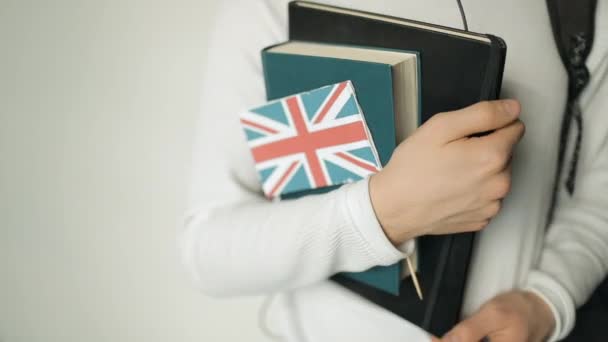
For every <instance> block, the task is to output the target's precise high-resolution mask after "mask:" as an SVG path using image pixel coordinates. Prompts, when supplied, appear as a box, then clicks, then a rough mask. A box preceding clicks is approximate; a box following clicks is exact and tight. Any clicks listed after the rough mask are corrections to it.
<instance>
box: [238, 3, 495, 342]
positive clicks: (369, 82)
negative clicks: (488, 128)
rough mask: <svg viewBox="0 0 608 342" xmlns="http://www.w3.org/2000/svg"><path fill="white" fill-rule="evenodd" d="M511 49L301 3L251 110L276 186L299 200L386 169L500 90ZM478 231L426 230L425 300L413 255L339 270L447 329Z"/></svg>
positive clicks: (426, 323) (254, 135)
mask: <svg viewBox="0 0 608 342" xmlns="http://www.w3.org/2000/svg"><path fill="white" fill-rule="evenodd" d="M505 55H506V46H505V44H504V42H503V41H502V40H501V39H500V38H498V37H496V36H493V35H489V34H478V33H471V32H468V31H462V30H459V29H454V28H448V27H442V26H437V25H432V24H427V23H422V22H417V21H412V20H406V19H401V18H395V17H390V16H384V15H379V14H374V13H368V12H362V11H356V10H351V9H346V8H339V7H333V6H328V5H323V4H317V3H313V2H307V1H293V2H291V3H290V4H289V41H287V42H285V43H282V44H278V45H274V46H270V47H267V48H265V49H264V50H262V62H263V68H264V79H265V86H266V94H267V98H268V100H269V101H271V102H269V103H268V104H266V105H264V106H260V107H258V108H255V109H252V110H250V111H248V112H247V113H245V114H244V115H242V116H241V121H242V123H243V127H244V129H245V132H246V133H247V139H248V142H249V144H250V146H251V148H252V153H253V155H254V159H255V161H256V167H257V169H258V172H259V174H260V178H261V181H262V184H263V189H264V192H265V193H266V195H267V196H268V197H270V198H278V199H281V200H288V199H292V198H296V197H300V196H304V195H310V194H317V193H322V192H327V191H332V190H334V189H336V188H337V187H339V186H340V185H342V184H344V183H348V182H352V181H357V180H359V179H362V178H364V177H366V176H367V175H369V174H371V173H374V172H377V171H378V170H380V169H381V168H382V166H384V165H386V163H387V162H388V160H389V158H390V156H391V154H392V152H393V150H394V149H395V147H396V146H397V145H398V144H399V143H400V142H401V141H403V140H404V139H406V138H407V137H408V135H410V134H411V133H412V132H413V131H414V130H415V129H416V128H417V127H418V126H419V125H421V124H423V123H424V122H425V121H426V120H428V119H429V118H430V117H431V116H432V115H433V114H435V113H439V112H444V111H450V110H455V109H459V108H462V107H465V106H468V105H471V104H473V103H476V102H478V101H482V100H491V99H495V98H497V97H498V96H499V92H500V85H501V81H502V80H501V79H502V72H503V67H504V60H505ZM415 164H416V161H415V160H412V167H415ZM473 238H474V234H473V233H464V234H455V235H444V236H423V237H420V238H418V239H417V240H418V241H417V248H416V250H417V258H416V259H417V263H416V264H417V265H416V273H417V275H418V277H419V279H420V283H421V286H422V287H423V288H424V292H425V299H424V300H422V301H421V300H419V299H418V295H417V293H416V289H415V287H414V286H413V284H412V282H406V281H402V279H403V274H407V272H403V266H402V263H397V264H394V265H390V266H378V267H374V268H372V269H370V270H367V271H365V272H359V273H343V274H338V275H336V276H334V277H333V279H334V280H335V281H337V282H338V283H340V284H342V285H343V286H345V287H347V288H349V289H350V290H352V291H354V292H356V293H358V294H360V295H362V296H364V297H365V298H367V299H369V300H371V301H373V302H375V303H377V304H379V305H381V306H383V307H385V308H386V309H388V310H390V311H392V312H394V313H396V314H398V315H400V316H402V317H404V318H406V319H407V320H409V321H411V322H413V323H415V324H417V325H419V326H421V327H422V328H424V329H426V330H428V331H430V332H432V333H435V334H438V335H441V334H443V333H445V332H447V331H448V330H449V329H450V328H451V327H452V326H453V325H454V324H455V323H456V322H457V320H458V316H459V313H460V308H461V304H462V296H463V291H464V285H465V283H466V278H467V267H468V265H469V259H470V255H471V248H472V243H473Z"/></svg>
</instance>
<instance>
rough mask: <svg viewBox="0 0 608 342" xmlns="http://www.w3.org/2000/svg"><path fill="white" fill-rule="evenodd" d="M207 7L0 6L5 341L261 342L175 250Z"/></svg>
mask: <svg viewBox="0 0 608 342" xmlns="http://www.w3.org/2000/svg"><path fill="white" fill-rule="evenodd" d="M214 7H215V6H214V2H212V1H206V0H191V1H188V0H172V1H170V0H162V1H161V0H149V1H138V0H103V1H87V0H55V1H44V0H38V1H35V0H33V1H32V0H14V1H12V0H8V1H7V0H0V341H2V342H14V341H27V342H36V341H45V342H49V341H62V342H65V341H68V342H71V341H78V342H80V341H83V342H98V341H99V342H100V341H111V342H121V341H125V342H127V341H129V342H130V341H146V342H154V341H159V342H160V341H163V342H167V341H180V342H186V341H197V342H200V341H250V342H251V341H252V342H255V341H264V340H265V339H264V338H262V336H261V333H260V332H259V331H258V330H257V326H256V312H257V308H258V307H259V303H260V298H240V299H228V300H218V299H211V298H207V297H205V296H203V295H201V294H198V293H197V292H195V291H194V290H193V289H192V287H191V285H190V284H189V283H188V281H187V279H186V277H185V276H184V274H183V273H181V269H180V266H179V263H178V261H177V257H176V250H175V232H176V229H178V228H179V225H180V223H181V216H182V212H183V210H184V205H185V199H186V184H187V178H188V172H189V168H188V166H189V162H190V151H191V143H192V141H193V134H194V132H193V127H194V122H195V120H196V114H197V110H198V108H199V102H198V101H199V89H200V84H201V79H202V66H203V61H204V57H205V36H206V32H207V29H208V26H209V20H210V19H211V18H212V16H213V10H214Z"/></svg>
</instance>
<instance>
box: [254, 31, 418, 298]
mask: <svg viewBox="0 0 608 342" xmlns="http://www.w3.org/2000/svg"><path fill="white" fill-rule="evenodd" d="M419 60H420V59H419V56H418V53H416V52H412V51H401V50H391V49H378V48H367V47H361V46H348V45H331V44H322V43H311V42H300V41H291V42H287V43H284V44H279V45H274V46H271V47H268V48H266V49H264V50H263V51H262V63H263V68H264V79H265V86H266V96H267V99H268V100H275V99H279V98H284V97H286V96H289V95H293V94H297V93H301V92H305V91H309V90H312V89H315V88H320V87H323V86H327V85H330V84H336V83H340V82H344V81H350V82H351V83H352V85H353V87H354V90H355V92H356V95H357V100H358V102H359V105H360V107H361V110H362V112H363V115H364V117H365V121H366V123H367V126H368V128H369V131H370V133H371V136H372V139H373V143H374V145H375V147H376V150H377V152H378V158H379V160H380V163H381V165H382V166H384V165H386V164H387V163H388V161H389V159H390V157H391V155H392V153H393V150H394V149H395V147H396V145H397V144H398V143H399V142H400V141H402V140H403V139H405V137H407V136H408V135H409V134H411V132H413V131H414V130H415V129H416V128H417V127H418V125H419V124H420V113H421V103H420V91H419V89H420V84H419V82H420V66H419ZM313 110H314V109H313ZM339 186H340V185H335V186H328V187H324V188H319V189H314V190H306V191H301V192H295V193H291V194H287V195H282V196H281V198H282V199H290V198H297V197H300V196H304V195H308V194H316V193H323V192H327V191H331V190H334V189H336V188H337V187H339ZM405 273H406V272H405V271H404V269H403V267H402V263H401V262H398V263H396V264H394V265H390V266H377V267H373V268H371V269H369V270H366V271H364V272H356V273H355V272H349V273H343V274H340V275H338V277H348V278H351V279H353V280H355V281H358V282H361V283H364V284H366V285H369V286H372V287H374V288H377V289H380V290H383V291H386V292H388V293H391V294H394V295H398V294H399V285H400V283H401V279H402V277H403V276H404V274H405Z"/></svg>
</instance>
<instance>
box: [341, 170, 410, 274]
mask: <svg viewBox="0 0 608 342" xmlns="http://www.w3.org/2000/svg"><path fill="white" fill-rule="evenodd" d="M345 188H346V204H347V207H348V211H349V214H350V217H351V220H352V222H353V225H354V226H355V228H356V229H357V230H358V231H359V233H360V234H361V236H362V237H363V239H364V240H365V241H367V242H368V244H369V247H370V251H371V252H372V253H373V255H374V257H375V258H376V259H377V262H378V264H379V265H391V264H394V263H396V262H398V261H399V260H401V259H403V258H404V257H405V255H407V254H404V253H408V254H409V253H412V252H413V251H414V246H415V245H414V240H411V241H407V242H406V243H404V244H403V245H401V246H399V248H397V247H395V246H394V245H393V244H392V243H391V241H390V240H389V239H388V237H387V236H386V234H384V230H383V229H382V227H381V226H380V222H378V219H377V218H376V214H375V212H374V208H373V207H372V201H371V199H370V196H369V177H367V178H365V179H364V180H361V181H358V182H356V183H352V184H348V185H347V186H345Z"/></svg>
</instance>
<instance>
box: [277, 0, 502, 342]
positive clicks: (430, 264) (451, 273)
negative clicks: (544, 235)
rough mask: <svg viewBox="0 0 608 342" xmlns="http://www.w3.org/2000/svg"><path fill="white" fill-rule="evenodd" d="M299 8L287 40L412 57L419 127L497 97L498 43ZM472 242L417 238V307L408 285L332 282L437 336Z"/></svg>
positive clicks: (458, 294) (454, 316)
mask: <svg viewBox="0 0 608 342" xmlns="http://www.w3.org/2000/svg"><path fill="white" fill-rule="evenodd" d="M302 3H304V2H302V1H293V2H291V3H290V4H289V39H290V40H302V41H315V42H325V43H339V44H354V45H364V46H375V47H384V48H393V49H402V50H415V51H419V52H420V55H421V58H420V59H421V70H422V121H423V122H424V121H426V120H427V119H428V118H430V117H431V116H432V115H433V114H435V113H439V112H442V111H449V110H455V109H458V108H462V107H465V106H468V105H470V104H473V103H475V102H478V101H481V100H490V99H496V98H497V97H498V96H499V93H500V85H501V83H502V73H503V67H504V61H505V55H506V45H505V43H504V41H503V40H502V39H500V38H498V37H495V36H492V35H481V34H474V35H476V36H478V37H486V38H488V39H489V42H485V41H480V40H476V39H471V38H463V37H459V36H455V35H451V34H446V33H440V32H437V31H433V30H428V29H421V28H415V27H412V26H407V25H403V24H396V23H390V22H386V21H383V20H379V19H369V18H363V17H360V16H355V15H351V14H345V13H335V12H327V11H325V10H322V9H313V8H308V7H303V6H300V4H302ZM384 18H390V17H384ZM400 20H401V19H400ZM408 22H413V23H416V22H414V21H409V20H408ZM425 25H429V24H425ZM434 26H435V27H440V26H436V25H434ZM443 29H447V30H449V31H452V32H464V31H460V30H457V29H452V28H443ZM473 239H474V234H472V233H465V234H455V235H444V236H425V237H422V238H420V239H419V245H418V248H419V253H420V254H419V257H420V259H419V260H420V263H419V279H420V282H421V285H422V287H423V291H424V295H425V298H424V300H423V301H420V300H419V299H418V297H417V296H416V291H415V289H414V287H413V285H412V282H411V281H410V280H409V279H407V280H406V281H403V282H402V284H401V293H400V295H399V296H398V297H396V296H393V295H390V294H387V293H385V292H383V291H380V290H376V289H373V288H371V287H368V286H365V285H362V284H359V283H357V282H355V281H353V280H350V279H346V278H343V277H334V278H333V279H334V280H335V281H337V282H338V283H340V284H341V285H343V286H345V287H347V288H349V289H350V290H352V291H354V292H356V293H358V294H360V295H361V296H364V297H365V298H367V299H368V300H370V301H372V302H374V303H376V304H378V305H380V306H382V307H384V308H386V309H387V310H390V311H392V312H394V313H395V314H397V315H399V316H401V317H403V318H405V319H407V320H409V321H411V322H413V323H415V324H416V325H418V326H421V327H422V328H424V329H426V330H427V331H429V332H431V333H433V334H436V335H439V336H441V335H442V334H444V333H445V332H447V331H448V330H449V329H450V328H451V327H452V326H453V325H454V324H455V323H457V321H458V319H459V314H460V310H461V306H462V297H463V291H464V285H465V282H466V279H467V269H468V265H469V259H470V256H471V248H472V244H473Z"/></svg>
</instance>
